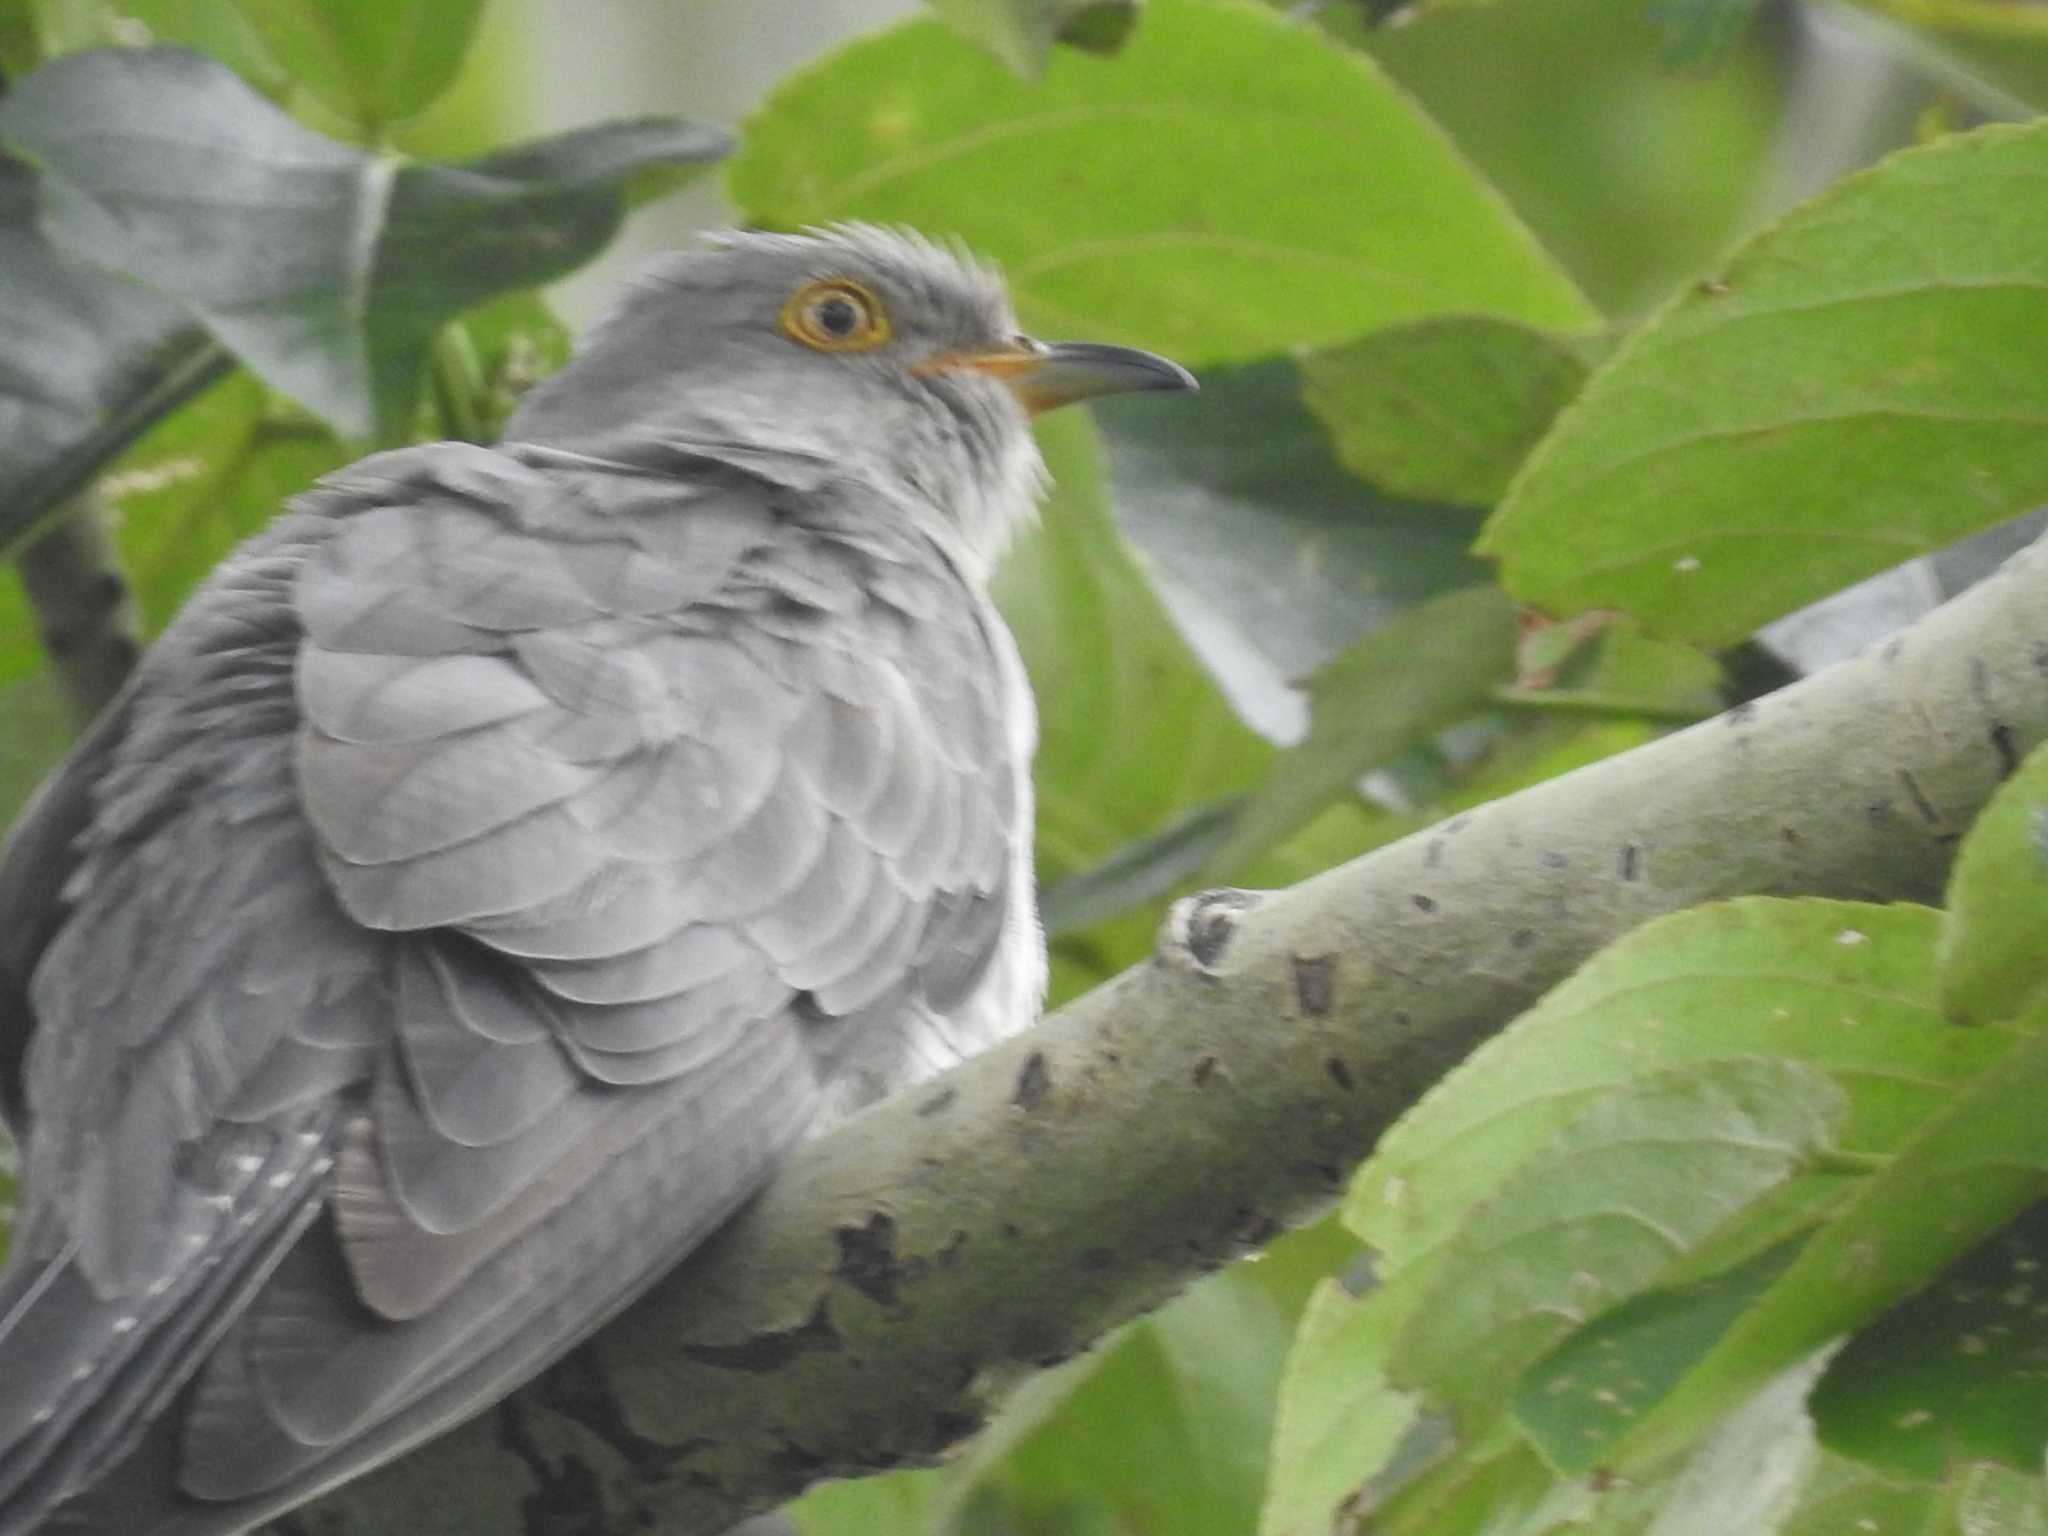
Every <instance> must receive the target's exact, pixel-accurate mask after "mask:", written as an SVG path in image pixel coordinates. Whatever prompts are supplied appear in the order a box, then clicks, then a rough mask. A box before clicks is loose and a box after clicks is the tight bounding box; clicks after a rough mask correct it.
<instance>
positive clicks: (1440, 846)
mask: <svg viewBox="0 0 2048 1536" xmlns="http://www.w3.org/2000/svg"><path fill="white" fill-rule="evenodd" d="M1443 861H1444V840H1443V839H1442V838H1440V837H1433V838H1431V839H1430V840H1429V846H1428V847H1427V848H1425V849H1423V850H1422V867H1423V868H1424V869H1435V868H1437V867H1438V866H1439V865H1441V864H1442V863H1443Z"/></svg>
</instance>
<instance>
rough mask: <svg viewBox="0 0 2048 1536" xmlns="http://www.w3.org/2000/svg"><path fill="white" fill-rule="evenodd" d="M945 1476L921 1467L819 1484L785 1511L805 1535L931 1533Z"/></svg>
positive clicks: (909, 1535)
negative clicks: (932, 1520) (933, 1515)
mask: <svg viewBox="0 0 2048 1536" xmlns="http://www.w3.org/2000/svg"><path fill="white" fill-rule="evenodd" d="M945 1476H946V1474H945V1473H944V1472H943V1471H941V1470H939V1469H937V1468H917V1469H914V1470H906V1471H902V1472H891V1473H888V1474H887V1475H886V1476H882V1477H855V1478H846V1479H843V1480H842V1481H839V1482H835V1483H820V1484H819V1485H818V1486H817V1487H815V1488H813V1489H812V1490H811V1491H810V1492H809V1493H807V1494H805V1495H804V1496H803V1497H802V1498H800V1499H798V1500H797V1501H796V1502H795V1503H793V1504H791V1505H789V1506H788V1507H787V1510H786V1511H785V1512H786V1513H787V1514H788V1516H789V1518H790V1519H791V1521H793V1522H794V1523H795V1525H796V1528H797V1530H798V1531H799V1532H801V1533H802V1536H915V1533H917V1532H922V1531H927V1530H929V1529H931V1515H932V1512H933V1511H934V1510H935V1509H936V1508H937V1506H938V1503H939V1495H940V1493H941V1491H942V1485H943V1483H944V1481H945Z"/></svg>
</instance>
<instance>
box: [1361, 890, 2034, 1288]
mask: <svg viewBox="0 0 2048 1536" xmlns="http://www.w3.org/2000/svg"><path fill="white" fill-rule="evenodd" d="M1647 856H1648V855H1645V857H1647ZM1652 875H1654V869H1652ZM1940 923H1941V915H1940V914H1939V913H1937V912H1934V911H1932V910H1930V909H1928V908H1925V907H1915V906H1908V905H1903V904H1901V905H1893V906H1884V907H1875V906H1865V905H1863V904H1860V903H1856V902H1836V901H1817V900H1809V901H1784V900H1778V899H1775V898H1768V897H1752V898H1746V899H1743V900H1738V901H1729V902H1721V903H1716V904H1713V905H1710V906H1705V907H1699V908H1695V909H1693V910H1691V911H1687V912H1680V913H1675V914H1673V915H1672V916H1670V917H1665V918H1659V919H1657V920H1656V921H1654V922H1650V923H1646V924H1644V925H1643V926H1642V927H1641V928H1639V929H1637V930H1636V931H1635V932H1634V933H1632V934H1630V935H1628V936H1627V937H1626V938H1624V939H1622V940H1620V941H1619V942H1617V943H1615V944H1613V945H1611V946H1609V947H1608V948H1607V949H1605V950H1603V951H1602V952H1601V953H1600V954H1598V955H1596V956H1595V957H1594V958H1593V959H1592V960H1591V961H1589V962H1587V964H1586V965H1585V966H1584V967H1583V968H1582V969H1581V970H1580V971H1579V972H1578V973H1577V974H1576V975H1574V976H1573V977H1571V978H1570V979H1569V980H1568V981H1566V982H1564V983H1563V984H1562V985H1560V986H1558V987H1556V988H1554V989H1553V990H1552V991H1551V992H1550V993H1549V994H1548V995H1546V996H1545V997H1544V998H1543V1000H1542V1001H1541V1002H1539V1003H1538V1004H1537V1005H1536V1006H1535V1007H1534V1008H1532V1009H1530V1010H1529V1011H1528V1012H1527V1013H1525V1014H1523V1015H1522V1017H1521V1018H1519V1019H1517V1020H1516V1021H1515V1022H1514V1024H1512V1025H1510V1026H1509V1027H1508V1028H1507V1029H1506V1030H1505V1031H1503V1032H1502V1033H1501V1034H1499V1035H1498V1036H1496V1037H1495V1038H1494V1039H1492V1040H1490V1041H1488V1042H1487V1043H1486V1044H1485V1045H1483V1046H1481V1047H1480V1048H1479V1049H1478V1050H1477V1051H1475V1052H1474V1053H1473V1054H1472V1055H1471V1056H1470V1057H1469V1058H1468V1059H1467V1060H1466V1061H1465V1062H1464V1063H1463V1064H1462V1065H1461V1066H1460V1067H1458V1069H1457V1070H1456V1071H1454V1072H1453V1073H1452V1074H1451V1075H1450V1076H1449V1077H1447V1078H1445V1079H1444V1081H1443V1082H1442V1083H1440V1084H1439V1085H1438V1086H1437V1087H1436V1088H1435V1089H1434V1090H1433V1091H1432V1092H1431V1094H1430V1095H1429V1096H1428V1097H1427V1098H1425V1099H1424V1100H1423V1101H1422V1102H1421V1103H1420V1104H1418V1105H1416V1106H1415V1107H1414V1108H1413V1109H1411V1110H1410V1111H1409V1112H1408V1114H1407V1115H1405V1116H1403V1117H1402V1119H1401V1121H1400V1122H1399V1123H1398V1124H1397V1125H1395V1127H1394V1128H1393V1129H1392V1130H1391V1131H1389V1132H1388V1133H1387V1135H1386V1136H1385V1137H1383V1138H1382V1139H1381V1142H1380V1145H1379V1147H1378V1149H1377V1150H1376V1151H1375V1152H1374V1153H1373V1156H1372V1157H1371V1159H1370V1160H1369V1161H1368V1162H1367V1163H1366V1165H1365V1166H1364V1168H1362V1169H1361V1170H1360V1171H1359V1175H1358V1177H1357V1179H1356V1180H1355V1181H1354V1182H1353V1184H1352V1188H1351V1193H1350V1195H1349V1197H1348V1198H1347V1201H1346V1204H1345V1220H1346V1222H1347V1224H1348V1225H1349V1226H1350V1227H1351V1229H1352V1230H1353V1231H1355V1232H1357V1233H1358V1234H1359V1235H1360V1236H1362V1237H1364V1238H1365V1239H1366V1241H1368V1242H1369V1243H1371V1244H1372V1245H1373V1246H1374V1247H1375V1248H1377V1249H1379V1250H1380V1251H1381V1252H1382V1253H1384V1254H1385V1255H1386V1256H1387V1258H1388V1261H1389V1262H1390V1263H1392V1264H1395V1265H1397V1266H1405V1265H1409V1264H1413V1263H1415V1262H1416V1261H1417V1260H1418V1259H1419V1258H1420V1257H1421V1256H1422V1255H1423V1254H1426V1253H1428V1252H1429V1251H1430V1250H1432V1249H1434V1248H1436V1247H1437V1246H1439V1245H1440V1244H1442V1243H1444V1242H1445V1241H1446V1240H1447V1239H1448V1238H1449V1237H1450V1235H1451V1234H1452V1233H1453V1232H1454V1231H1455V1230H1456V1227H1457V1224H1458V1223H1459V1221H1460V1220H1461V1219H1462V1217H1463V1213H1464V1212H1465V1211H1466V1210H1468V1209H1469V1208H1470V1207H1471V1206H1472V1205H1473V1204H1475V1203H1476V1202H1477V1201H1480V1200H1482V1199H1485V1198H1486V1197H1488V1196H1489V1195H1490V1194H1492V1193H1493V1192H1494V1191H1495V1190H1497V1189H1498V1188H1499V1187H1500V1185H1501V1183H1502V1182H1503V1181H1504V1179H1505V1178H1506V1177H1507V1176H1508V1174H1509V1173H1510V1172H1511V1171H1512V1170H1514V1169H1515V1168H1518V1167H1520V1166H1522V1164H1523V1163H1524V1162H1526V1160H1527V1159H1528V1158H1529V1157H1530V1156H1532V1155H1533V1154H1534V1153H1535V1152H1536V1151H1537V1150H1538V1149H1539V1148H1540V1147H1541V1146H1542V1145H1543V1144H1544V1143H1545V1142H1547V1141H1548V1140H1549V1139H1550V1138H1551V1137H1552V1136H1554V1135H1556V1134H1557V1132H1558V1131H1559V1130H1560V1129H1561V1128H1562V1127H1563V1126H1564V1125H1565V1124H1566V1123H1567V1122H1568V1121H1570V1120H1571V1119H1572V1118H1574V1117H1575V1116H1576V1115H1577V1114H1579V1113H1580V1112H1581V1111H1582V1110H1583V1109H1584V1108H1585V1107H1586V1106H1587V1105H1588V1104H1589V1103H1591V1102H1592V1101H1593V1100H1594V1099H1595V1098H1596V1097H1597V1096H1599V1095H1600V1094H1602V1093H1605V1092H1607V1091H1609V1090H1611V1089H1612V1088H1614V1087H1615V1086H1617V1085H1620V1084H1624V1083H1627V1082H1629V1081H1631V1080H1633V1079H1634V1078H1635V1077H1637V1076H1638V1075H1641V1074H1645V1073H1653V1072H1661V1071H1666V1070H1669V1069H1671V1068H1674V1067H1678V1066H1682V1065H1684V1064H1686V1063H1690V1062H1705V1061H1717V1060H1728V1059H1731V1058H1739V1057H1745V1056H1778V1057H1782V1058H1784V1059H1786V1060H1788V1061H1796V1062H1800V1063H1804V1064H1805V1065H1807V1066H1809V1067H1812V1068H1814V1069H1816V1070H1819V1071H1822V1072H1825V1073H1827V1074H1828V1075H1829V1076H1831V1077H1832V1078H1833V1079H1834V1080H1835V1082H1836V1083H1837V1084H1838V1085H1839V1086H1840V1088H1841V1089H1842V1091H1843V1092H1844V1093H1845V1094H1846V1095H1847V1099H1848V1106H1849V1113H1848V1118H1847V1120H1846V1121H1845V1122H1844V1124H1843V1126H1842V1131H1841V1146H1842V1148H1843V1149H1844V1150H1845V1151H1847V1152H1851V1153H1856V1154H1862V1155H1869V1156H1875V1155H1883V1154H1886V1153H1890V1152H1894V1151H1896V1150H1897V1149H1898V1148H1899V1147H1900V1146H1902V1145H1903V1144H1904V1143H1905V1142H1906V1140H1907V1139H1908V1138H1909V1137H1910V1136H1912V1135H1913V1134H1914V1133H1915V1131H1916V1130H1918V1129H1919V1128H1920V1127H1921V1126H1922V1125H1924V1124H1925V1123H1926V1122H1927V1121H1928V1120H1929V1118H1930V1117H1932V1116H1934V1115H1935V1114H1937V1113H1938V1112H1940V1111H1942V1110H1943V1109H1944V1108H1945V1107H1946V1106H1947V1105H1948V1104H1949V1103H1950V1102H1951V1100H1952V1098H1953V1096H1954V1095H1955V1093H1956V1092H1957V1091H1958V1090H1959V1089H1960V1087H1961V1086H1962V1085H1964V1084H1966V1083H1968V1082H1970V1081H1971V1080H1972V1079H1974V1078H1975V1077H1976V1076H1977V1075H1978V1074H1980V1073H1982V1072H1985V1071H1987V1070H1989V1069H1990V1068H1991V1067H1992V1066H1993V1065H1994V1064H1995V1063H1997V1062H1998V1061H2000V1060H2001V1059H2002V1058H2003V1057H2004V1056H2005V1054H2006V1053H2007V1052H2008V1051H2009V1050H2010V1049H2011V1048H2012V1043H2013V1036H2012V1034H2011V1033H2010V1032H2009V1031H2006V1030H2004V1029H1997V1028H1993V1029H1984V1030H1961V1029H1957V1028H1955V1027H1954V1026H1953V1025H1951V1024H1949V1023H1948V1022H1947V1021H1946V1020H1945V1019H1944V1018H1943V1017H1942V1015H1941V1012H1940V1009H1939V1007H1938V1006H1937V1004H1936V999H1935V979H1934V946H1935V941H1936V937H1937V935H1938V933H1939V930H1940ZM1508 942H1509V943H1512V942H1513V938H1512V936H1511V935H1510V936H1508Z"/></svg>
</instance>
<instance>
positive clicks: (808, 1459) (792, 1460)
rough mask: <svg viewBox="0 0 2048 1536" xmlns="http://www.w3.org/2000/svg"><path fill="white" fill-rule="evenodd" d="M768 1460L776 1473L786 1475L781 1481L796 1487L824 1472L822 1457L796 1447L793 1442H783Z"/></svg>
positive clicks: (814, 1452)
mask: <svg viewBox="0 0 2048 1536" xmlns="http://www.w3.org/2000/svg"><path fill="white" fill-rule="evenodd" d="M768 1460H769V1463H770V1465H772V1466H774V1467H775V1468H776V1469H777V1470H778V1472H786V1473H787V1474H788V1475H787V1476H786V1477H785V1478H783V1479H782V1480H783V1481H786V1482H788V1483H790V1484H791V1485H793V1486H796V1487H801V1486H803V1485H804V1484H805V1483H808V1482H810V1481H812V1479H814V1478H815V1477H816V1476H817V1475H818V1474H819V1473H820V1472H822V1471H824V1470H825V1458H824V1457H822V1456H820V1455H819V1454H818V1453H817V1452H816V1451H813V1450H808V1449H806V1448H805V1447H803V1446H801V1445H798V1444H797V1443H796V1442H795V1441H794V1440H785V1441H783V1442H782V1444H780V1445H778V1446H777V1447H776V1448H775V1450H774V1452H773V1454H771V1455H770V1456H769V1458H768Z"/></svg>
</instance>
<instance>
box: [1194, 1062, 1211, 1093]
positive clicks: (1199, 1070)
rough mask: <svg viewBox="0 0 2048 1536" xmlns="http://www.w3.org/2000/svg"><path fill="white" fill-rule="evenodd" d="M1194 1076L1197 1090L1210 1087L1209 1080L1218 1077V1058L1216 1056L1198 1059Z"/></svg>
mask: <svg viewBox="0 0 2048 1536" xmlns="http://www.w3.org/2000/svg"><path fill="white" fill-rule="evenodd" d="M1192 1075H1193V1077H1194V1080H1195V1086H1196V1087H1197V1088H1206V1087H1208V1086H1209V1079H1210V1078H1212V1077H1214V1076H1215V1075H1216V1058H1215V1057H1214V1056H1201V1057H1197V1058H1196V1060H1195V1070H1194V1072H1193V1074H1192Z"/></svg>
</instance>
